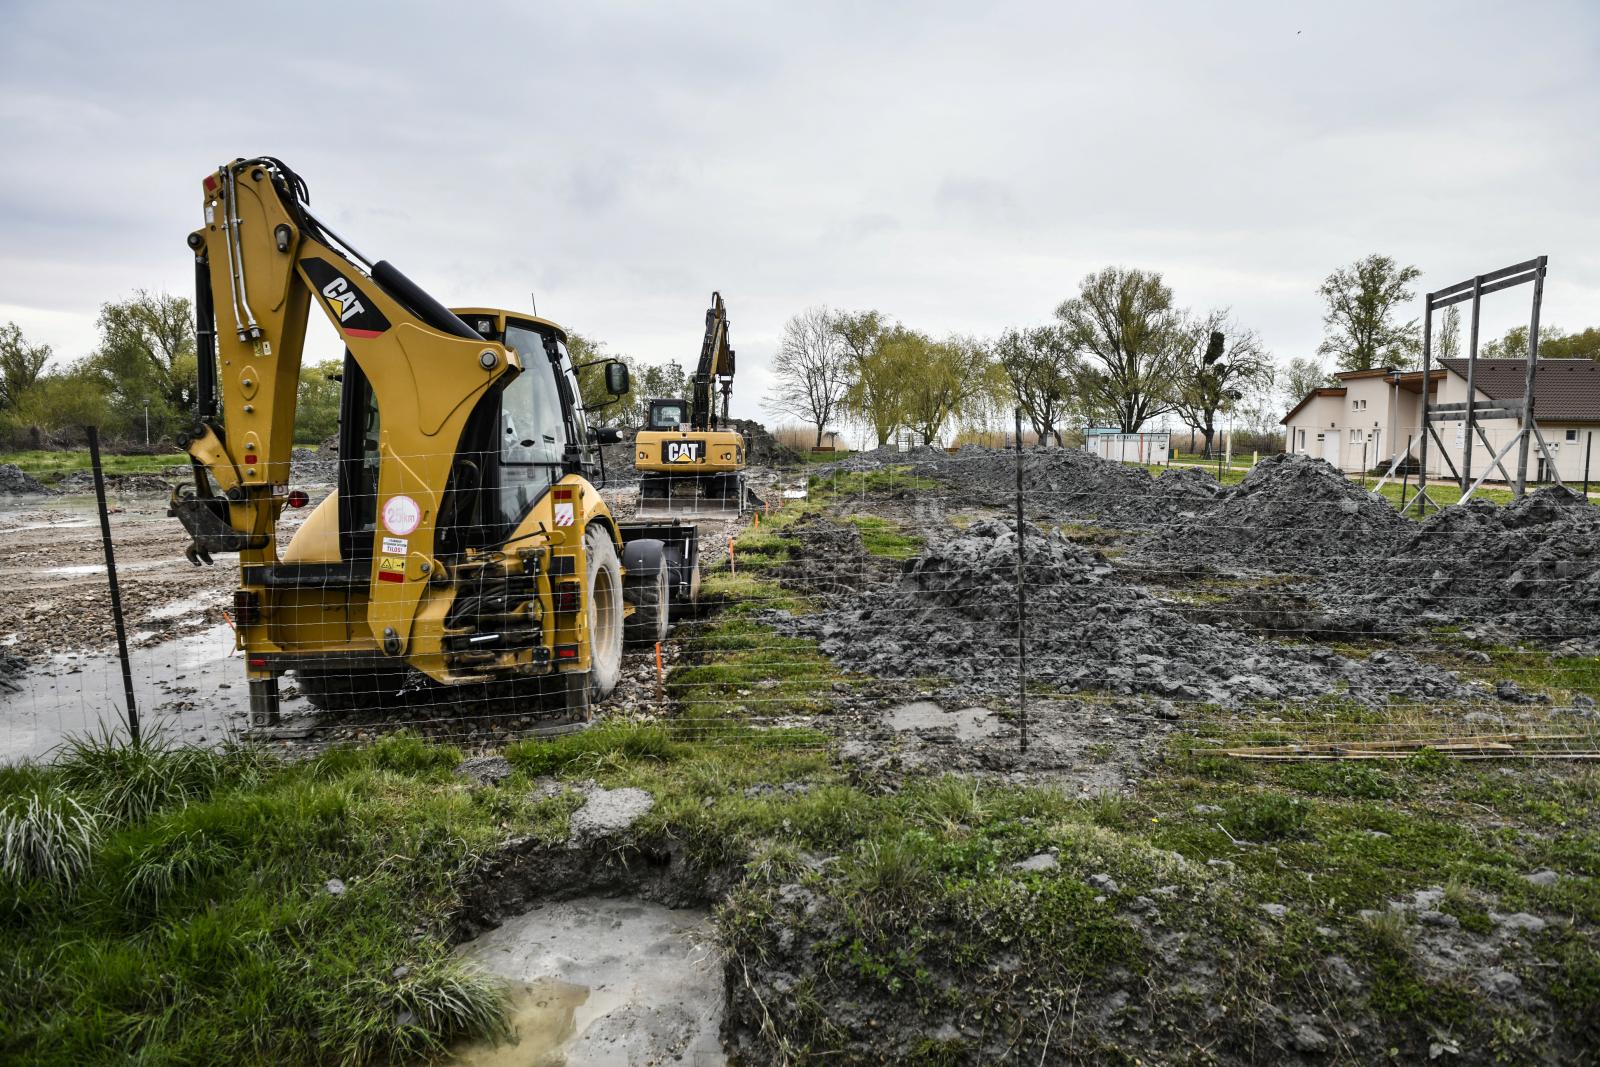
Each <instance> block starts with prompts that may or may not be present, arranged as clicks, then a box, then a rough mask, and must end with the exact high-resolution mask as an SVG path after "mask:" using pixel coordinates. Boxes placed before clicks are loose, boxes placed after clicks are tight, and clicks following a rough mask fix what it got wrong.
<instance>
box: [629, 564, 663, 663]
mask: <svg viewBox="0 0 1600 1067" xmlns="http://www.w3.org/2000/svg"><path fill="white" fill-rule="evenodd" d="M667 570H668V568H667V563H666V561H665V560H662V561H661V565H660V566H659V567H657V568H656V572H655V573H654V574H646V575H642V576H641V577H639V578H637V579H635V578H634V577H633V576H632V575H631V574H630V575H629V576H628V579H627V581H628V599H629V600H630V601H632V603H633V614H632V615H629V616H628V624H627V628H626V637H627V639H628V645H629V646H630V647H632V648H649V647H650V646H652V645H654V644H657V643H659V642H661V641H665V640H666V639H667V631H668V630H669V629H671V627H672V619H671V613H672V583H671V582H670V581H669V580H668V578H669V575H668V574H667Z"/></svg>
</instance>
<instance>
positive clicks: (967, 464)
mask: <svg viewBox="0 0 1600 1067" xmlns="http://www.w3.org/2000/svg"><path fill="white" fill-rule="evenodd" d="M1018 458H1019V457H1018V454H1017V452H1016V451H1015V450H1013V449H1005V448H986V447H984V446H982V445H966V446H964V447H962V448H960V449H958V450H957V451H955V452H945V451H944V450H943V449H936V448H929V449H914V450H912V451H908V452H898V451H894V450H888V449H876V450H874V451H872V452H863V453H859V454H858V455H855V456H852V457H850V459H848V460H846V461H844V462H842V463H839V464H835V465H833V467H831V468H828V469H838V470H845V471H853V470H871V469H874V468H877V467H883V466H892V465H895V464H911V465H912V473H914V474H917V475H921V476H924V477H928V478H933V479H936V480H937V481H939V482H940V483H942V484H943V485H945V486H948V487H949V488H950V489H951V490H954V491H955V492H956V493H957V494H959V495H960V496H961V497H962V498H964V499H966V500H970V501H972V502H974V503H979V504H985V505H988V506H991V507H1003V506H1009V505H1010V504H1011V503H1012V502H1013V501H1014V500H1015V499H1016V491H1017V464H1018ZM1020 459H1021V464H1022V496H1023V506H1024V508H1025V509H1026V510H1027V512H1028V514H1030V515H1035V516H1040V517H1046V518H1052V519H1081V520H1088V521H1094V522H1098V523H1100V524H1101V525H1103V526H1107V527H1114V528H1116V529H1119V530H1129V531H1142V530H1152V529H1160V528H1163V527H1166V526H1168V525H1170V524H1172V523H1174V522H1181V521H1183V520H1185V519H1187V518H1192V517H1193V516H1194V515H1196V514H1197V513H1198V512H1200V511H1201V510H1202V509H1204V508H1205V507H1207V506H1208V505H1209V504H1210V503H1211V502H1212V501H1213V500H1215V499H1216V497H1217V496H1218V494H1219V493H1220V492H1221V491H1222V490H1221V487H1220V486H1218V485H1217V482H1216V480H1215V479H1214V478H1212V477H1211V476H1210V475H1209V474H1207V473H1205V472H1204V471H1200V470H1195V469H1191V468H1177V469H1174V470H1168V471H1165V472H1163V473H1162V474H1161V475H1160V476H1159V477H1157V476H1152V475H1151V474H1150V472H1149V471H1148V470H1146V469H1145V468H1144V467H1141V466H1136V465H1129V464H1124V463H1113V462H1110V461H1108V460H1104V459H1101V458H1100V457H1099V456H1096V455H1093V454H1092V453H1089V452H1085V451H1084V450H1083V449H1081V448H1028V449H1024V450H1023V451H1022V454H1021V457H1020Z"/></svg>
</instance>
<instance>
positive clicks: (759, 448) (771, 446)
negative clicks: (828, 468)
mask: <svg viewBox="0 0 1600 1067" xmlns="http://www.w3.org/2000/svg"><path fill="white" fill-rule="evenodd" d="M728 428H729V429H731V430H735V431H737V432H738V433H741V434H743V435H744V439H745V442H746V447H747V448H748V449H749V453H748V462H749V463H750V465H751V466H755V467H798V466H800V465H801V464H803V463H805V461H806V457H805V456H804V455H803V454H801V452H800V450H799V449H795V448H790V447H789V446H788V445H786V444H784V443H783V442H782V441H779V440H778V439H777V438H776V437H774V436H772V434H771V433H770V432H769V431H768V430H767V428H766V427H765V426H763V425H761V424H760V423H759V422H756V421H755V420H754V419H729V420H728Z"/></svg>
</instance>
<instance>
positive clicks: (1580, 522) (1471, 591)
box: [1321, 486, 1600, 639]
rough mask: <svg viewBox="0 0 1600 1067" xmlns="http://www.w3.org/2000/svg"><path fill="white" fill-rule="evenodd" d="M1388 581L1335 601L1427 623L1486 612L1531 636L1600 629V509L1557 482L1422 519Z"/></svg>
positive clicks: (1332, 593) (1485, 616)
mask: <svg viewBox="0 0 1600 1067" xmlns="http://www.w3.org/2000/svg"><path fill="white" fill-rule="evenodd" d="M1384 573H1385V580H1384V581H1382V582H1374V583H1369V584H1368V585H1366V586H1363V587H1362V588H1361V589H1360V590H1359V591H1356V592H1352V590H1351V589H1350V588H1349V587H1348V585H1334V584H1331V583H1330V584H1327V585H1326V587H1325V588H1323V589H1322V590H1321V592H1322V594H1323V596H1324V598H1325V599H1327V600H1329V601H1330V602H1332V603H1339V604H1344V605H1349V606H1352V607H1362V608H1365V609H1367V610H1370V611H1372V612H1375V613H1384V614H1389V615H1391V616H1394V615H1401V616H1403V615H1411V616H1414V617H1415V618H1416V620H1417V621H1419V622H1423V623H1429V622H1435V623H1436V622H1447V621H1455V620H1458V619H1463V618H1476V619H1481V620H1486V621H1490V622H1493V623H1494V624H1496V625H1498V626H1501V627H1503V628H1505V629H1508V630H1511V631H1514V632H1516V633H1518V634H1523V635H1528V634H1532V635H1537V636H1541V637H1547V638H1554V639H1561V638H1568V637H1579V638H1581V637H1589V638H1592V637H1593V636H1594V635H1595V634H1597V633H1600V508H1596V507H1594V506H1593V505H1591V504H1589V503H1588V502H1586V501H1585V500H1584V499H1583V498H1582V497H1580V496H1579V495H1578V494H1576V493H1574V492H1571V491H1570V490H1567V489H1562V488H1560V487H1557V486H1551V487H1550V488H1547V489H1541V490H1539V491H1538V492H1536V493H1532V494H1530V495H1528V496H1526V497H1524V498H1523V499H1522V500H1521V501H1519V502H1517V503H1515V504H1510V505H1507V506H1505V507H1500V506H1497V505H1495V504H1490V503H1486V502H1484V501H1479V500H1473V501H1469V502H1468V503H1466V504H1464V505H1460V506H1457V507H1450V508H1446V509H1444V510H1443V511H1441V512H1438V513H1437V514H1435V515H1433V516H1432V517H1430V518H1429V519H1428V520H1427V521H1425V522H1423V523H1421V524H1419V525H1417V526H1415V527H1414V528H1413V532H1412V534H1411V536H1410V537H1409V538H1407V539H1405V540H1404V541H1402V542H1400V544H1399V545H1397V546H1396V547H1395V548H1394V550H1393V552H1392V553H1391V554H1390V556H1389V560H1388V562H1387V564H1386V566H1385V568H1384Z"/></svg>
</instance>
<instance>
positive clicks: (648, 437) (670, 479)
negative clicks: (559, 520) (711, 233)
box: [633, 293, 761, 518]
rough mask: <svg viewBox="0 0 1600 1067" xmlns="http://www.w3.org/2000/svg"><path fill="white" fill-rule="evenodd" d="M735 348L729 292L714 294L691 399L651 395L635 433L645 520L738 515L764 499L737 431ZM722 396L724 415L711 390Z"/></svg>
mask: <svg viewBox="0 0 1600 1067" xmlns="http://www.w3.org/2000/svg"><path fill="white" fill-rule="evenodd" d="M733 356H734V352H733V348H732V347H731V346H730V345H729V343H728V312H727V308H726V307H724V306H723V303H722V294H721V293H712V294H711V306H710V307H709V308H707V309H706V333H705V339H704V340H702V341H701V343H700V363H699V366H698V367H697V368H696V369H695V374H694V392H693V396H692V397H690V398H689V399H688V400H675V399H668V400H651V401H650V402H649V406H648V409H647V412H646V415H645V424H644V428H643V429H641V430H640V431H639V432H638V433H637V434H635V435H634V462H633V465H634V469H636V470H637V471H638V472H639V508H638V512H637V514H638V516H639V517H640V518H671V517H683V518H693V517H701V518H711V517H727V516H733V517H737V516H739V515H742V514H744V511H745V509H746V508H747V507H760V506H761V500H760V498H758V497H757V496H756V495H755V494H754V493H752V492H751V491H750V488H749V486H747V485H746V484H745V475H744V469H745V462H746V451H747V446H746V443H745V439H744V436H743V435H742V434H740V433H739V432H738V431H736V430H732V429H729V428H728V427H729V425H730V423H729V420H728V399H729V396H730V395H731V394H732V392H733V371H734V360H733ZM713 385H715V386H716V387H717V388H718V389H719V390H720V391H721V393H722V414H721V417H720V418H719V417H718V415H717V410H716V403H715V401H714V400H713V399H712V395H711V391H712V387H713Z"/></svg>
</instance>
